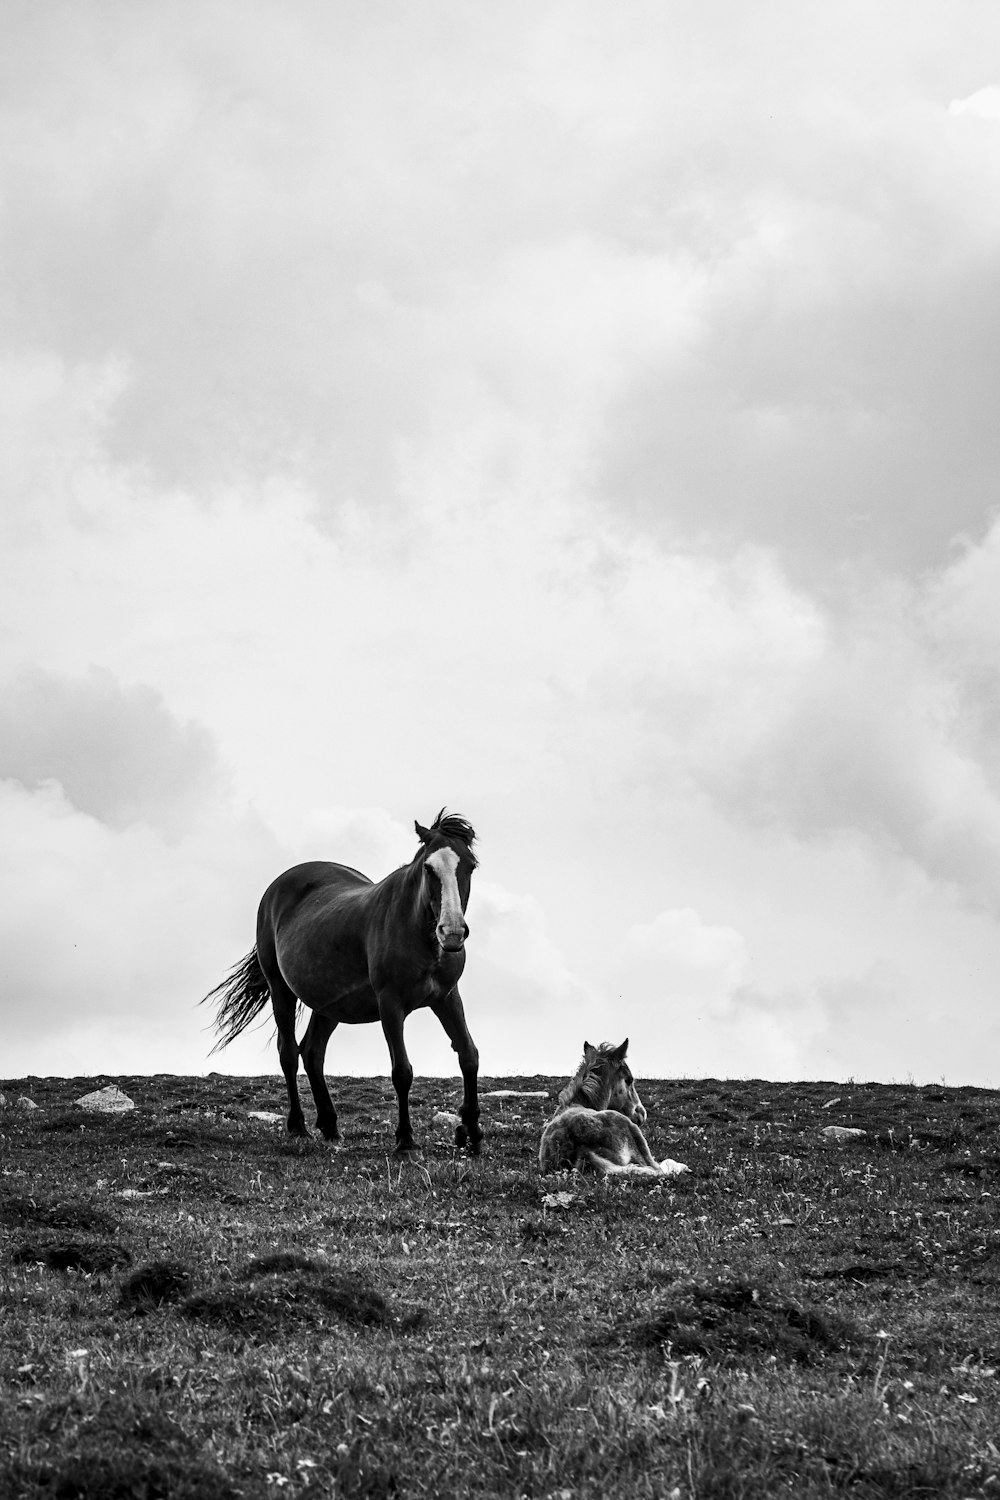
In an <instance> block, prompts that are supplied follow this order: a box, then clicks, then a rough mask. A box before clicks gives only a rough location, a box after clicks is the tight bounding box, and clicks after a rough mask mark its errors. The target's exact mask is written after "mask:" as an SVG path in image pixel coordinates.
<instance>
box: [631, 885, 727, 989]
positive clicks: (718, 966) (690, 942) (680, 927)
mask: <svg viewBox="0 0 1000 1500" xmlns="http://www.w3.org/2000/svg"><path fill="white" fill-rule="evenodd" d="M625 943H626V946H627V947H628V948H630V949H631V950H632V952H633V953H634V954H635V955H636V956H637V957H638V958H639V959H640V960H641V961H642V964H643V967H644V969H645V970H646V973H647V974H648V975H650V976H655V977H654V983H655V985H656V991H657V994H658V995H665V996H666V995H669V996H670V998H671V1001H672V1002H679V1003H680V1004H683V1005H687V1004H690V1003H691V1002H696V1003H697V1004H698V1005H700V1006H703V1007H704V1008H705V1009H706V1010H707V1011H708V1012H709V1013H710V1014H711V1013H714V1014H725V1013H726V1012H727V1011H728V1010H730V1009H731V1007H732V1002H733V996H734V994H735V992H736V991H737V989H738V988H739V987H740V986H741V985H742V984H743V982H744V980H745V978H746V971H747V951H746V941H745V939H744V938H743V936H742V935H741V934H740V933H738V932H737V931H735V929H734V928H732V927H724V926H712V925H711V924H710V923H706V922H704V921H703V920H702V918H701V917H700V916H699V914H698V913H697V912H696V911H694V910H693V909H692V908H691V907H689V906H684V907H680V908H675V909H673V910H670V911H662V912H660V913H659V914H658V915H657V916H656V917H654V918H653V920H652V921H651V922H640V923H637V924H636V925H635V926H634V927H632V928H630V930H629V931H628V932H627V933H626V935H625Z"/></svg>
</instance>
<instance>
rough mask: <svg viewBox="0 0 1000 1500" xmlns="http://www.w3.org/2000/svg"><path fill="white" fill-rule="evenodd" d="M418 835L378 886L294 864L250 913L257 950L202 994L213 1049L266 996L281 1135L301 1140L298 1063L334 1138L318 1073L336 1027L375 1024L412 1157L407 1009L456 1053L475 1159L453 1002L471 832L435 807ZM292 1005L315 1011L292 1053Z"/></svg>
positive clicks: (338, 871)
mask: <svg viewBox="0 0 1000 1500" xmlns="http://www.w3.org/2000/svg"><path fill="white" fill-rule="evenodd" d="M415 827H416V830H417V836H418V838H419V839H420V847H419V848H418V849H417V852H416V854H415V855H414V856H413V859H412V860H411V861H410V863H409V864H408V865H403V866H402V867H401V868H400V869H398V870H393V872H392V874H391V875H387V876H386V877H385V879H384V880H380V881H378V883H377V884H376V883H373V882H372V881H371V880H369V879H368V876H367V875H362V874H361V873H360V872H359V871H358V870H352V869H350V868H349V866H347V865H332V864H327V863H325V862H322V861H315V862H313V863H311V864H305V865H295V866H294V868H293V869H291V870H286V871H285V873H284V874H283V875H279V876H278V878H277V880H275V881H274V882H273V883H272V884H271V885H269V886H268V888H267V890H266V891H265V892H264V895H263V897H262V899H261V903H260V908H259V910H258V912H257V944H256V947H254V948H252V949H251V951H250V952H249V953H248V954H247V956H246V958H244V959H243V960H242V962H241V963H239V964H237V965H236V967H235V968H234V969H233V970H232V972H231V973H230V974H228V975H227V976H226V978H225V979H224V980H223V981H222V983H221V984H218V985H216V987H215V989H214V990H212V991H211V992H210V993H209V994H208V995H206V996H205V1000H206V1001H209V1000H213V999H217V1005H218V1010H217V1015H216V1027H217V1030H218V1031H219V1041H218V1042H217V1043H216V1045H215V1047H214V1048H213V1051H218V1050H219V1048H220V1047H225V1046H226V1045H227V1044H228V1043H229V1042H231V1041H232V1040H233V1038H234V1037H236V1036H239V1034H240V1032H241V1031H242V1030H243V1029H244V1027H246V1026H247V1025H248V1024H249V1023H250V1022H251V1021H252V1020H253V1018H254V1017H255V1016H256V1015H258V1014H259V1013H260V1011H262V1010H263V1008H264V1006H265V1005H266V1004H267V1000H268V997H269V996H270V1000H271V1005H272V1008H273V1010H274V1019H275V1023H276V1025H277V1028H278V1056H279V1058H280V1059H281V1071H282V1072H283V1073H284V1075H285V1083H286V1085H287V1087H288V1129H289V1132H290V1133H291V1134H292V1135H307V1134H308V1131H307V1130H306V1124H305V1119H304V1118H303V1115H302V1106H301V1104H300V1103H299V1091H298V1085H297V1082H296V1074H297V1072H298V1065H299V1056H300V1055H301V1057H302V1062H303V1065H304V1067H305V1070H306V1075H307V1077H308V1079H309V1083H310V1086H311V1088H312V1093H313V1099H314V1100H315V1101H316V1127H317V1129H318V1130H320V1131H321V1132H322V1134H323V1135H324V1136H325V1137H326V1139H327V1140H328V1141H336V1140H339V1139H340V1132H339V1130H338V1128H337V1111H336V1110H335V1109H334V1106H333V1100H332V1099H331V1098H330V1093H329V1090H328V1089H327V1086H326V1079H325V1077H324V1074H323V1059H324V1057H325V1055H326V1046H327V1043H328V1042H329V1040H330V1037H331V1035H332V1034H333V1031H334V1029H335V1028H336V1027H337V1026H339V1025H340V1023H341V1021H343V1022H344V1023H345V1024H347V1025H358V1024H360V1023H362V1022H365V1021H380V1022H381V1023H382V1030H383V1031H384V1033H385V1039H386V1042H387V1043H388V1045H389V1056H390V1058H391V1060H392V1084H393V1088H394V1089H395V1090H396V1098H397V1099H398V1101H399V1124H398V1125H397V1126H396V1153H397V1155H402V1154H403V1153H405V1152H408V1151H415V1150H417V1145H416V1142H415V1141H414V1139H413V1131H412V1129H411V1126H410V1105H409V1095H410V1085H411V1083H412V1082H413V1068H412V1067H411V1066H410V1059H409V1058H408V1057H407V1055H406V1047H405V1046H404V1044H403V1023H404V1022H405V1020H406V1017H407V1016H408V1015H409V1014H410V1012H411V1011H414V1010H419V1009H420V1007H421V1006H425V1005H427V1006H430V1008H431V1010H432V1011H433V1012H434V1014H435V1015H436V1016H437V1018H438V1020H439V1021H440V1022H441V1025H442V1026H443V1027H444V1029H445V1032H446V1033H447V1036H448V1039H449V1041H450V1042H451V1045H452V1047H453V1048H454V1050H455V1051H456V1052H457V1053H458V1061H459V1065H460V1067H461V1069H462V1079H463V1082H464V1085H465V1096H464V1098H463V1101H462V1106H461V1108H460V1109H459V1112H458V1114H459V1120H460V1122H461V1123H460V1124H459V1125H458V1127H457V1129H456V1131H455V1144H456V1145H458V1146H464V1145H466V1144H468V1145H469V1147H470V1148H471V1150H472V1151H473V1152H474V1153H476V1154H477V1155H478V1153H479V1148H480V1143H481V1142H482V1138H483V1136H482V1131H481V1130H480V1128H479V1099H478V1093H477V1085H478V1078H479V1053H478V1051H477V1050H476V1045H475V1043H474V1042H473V1040H472V1037H471V1036H470V1035H469V1028H468V1026H467V1025H466V1024H465V1011H464V1009H463V1007H462V1000H461V996H460V995H459V993H458V981H459V979H460V978H461V975H462V970H463V969H464V968H465V940H466V938H467V937H468V935H469V929H468V926H467V925H466V921H465V908H466V905H467V903H468V900H469V887H470V885H471V883H472V872H473V870H474V869H475V868H476V864H477V860H476V856H475V854H474V853H473V852H472V845H473V842H474V840H475V837H476V835H475V832H474V831H473V829H472V827H471V825H470V824H469V823H467V822H466V821H465V819H464V818H460V817H458V816H457V815H456V814H455V813H448V812H446V811H445V809H444V808H442V809H441V811H440V812H439V813H438V815H437V817H436V818H435V820H434V822H433V823H432V824H431V826H430V828H423V827H421V825H420V824H419V823H417V824H416V825H415ZM296 1001H301V1002H302V1003H303V1005H308V1006H309V1007H310V1009H311V1010H312V1017H311V1019H310V1021H309V1025H308V1026H307V1027H306V1030H305V1034H304V1035H303V1038H302V1043H301V1045H297V1044H296V1041H295V1011H296Z"/></svg>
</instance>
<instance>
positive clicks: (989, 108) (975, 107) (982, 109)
mask: <svg viewBox="0 0 1000 1500" xmlns="http://www.w3.org/2000/svg"><path fill="white" fill-rule="evenodd" d="M948 112H949V114H952V115H973V116H974V117H975V118H976V119H980V120H1000V85H997V84H995V83H990V84H987V86H986V87H985V88H982V89H977V90H976V92H975V93H974V94H968V95H966V97H965V98H964V99H952V101H951V103H950V104H949V105H948Z"/></svg>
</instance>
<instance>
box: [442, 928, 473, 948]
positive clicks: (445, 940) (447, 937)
mask: <svg viewBox="0 0 1000 1500" xmlns="http://www.w3.org/2000/svg"><path fill="white" fill-rule="evenodd" d="M468 936H469V929H468V927H466V928H465V931H464V932H454V931H452V932H442V931H441V929H440V927H439V928H438V932H437V940H438V942H439V943H440V944H441V949H442V951H443V952H444V953H461V951H462V949H463V948H464V947H465V940H466V938H467V937H468Z"/></svg>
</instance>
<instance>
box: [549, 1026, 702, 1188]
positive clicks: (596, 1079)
mask: <svg viewBox="0 0 1000 1500" xmlns="http://www.w3.org/2000/svg"><path fill="white" fill-rule="evenodd" d="M627 1051H628V1037H626V1038H625V1040H624V1041H623V1042H622V1044H621V1046H620V1047H615V1046H613V1045H612V1043H611V1042H602V1043H601V1044H600V1046H599V1047H592V1046H591V1045H590V1043H589V1042H584V1044H583V1061H582V1062H581V1063H580V1066H579V1067H578V1068H577V1070H576V1073H575V1075H574V1076H573V1077H572V1078H571V1079H570V1081H569V1083H568V1084H567V1085H566V1087H565V1088H564V1089H563V1091H562V1093H561V1094H560V1095H559V1100H558V1103H557V1106H556V1112H555V1114H554V1115H553V1116H552V1119H551V1120H549V1122H548V1124H547V1125H546V1126H545V1129H544V1130H543V1131H542V1142H541V1146H540V1147H539V1151H538V1164H539V1166H540V1167H541V1169H542V1171H543V1172H557V1171H559V1170H560V1169H561V1168H563V1167H571V1168H573V1169H574V1170H579V1171H583V1170H586V1168H587V1167H593V1168H594V1170H595V1171H597V1172H600V1173H601V1175H602V1176H608V1175H610V1174H612V1173H627V1174H629V1175H631V1176H633V1177H676V1176H678V1175H679V1174H680V1173H681V1172H686V1171H688V1170H689V1169H688V1168H687V1167H686V1166H684V1165H683V1164H682V1163H681V1162H679V1161H671V1160H670V1158H669V1157H667V1159H666V1160H665V1161H660V1162H658V1161H657V1160H656V1158H655V1157H654V1155H653V1153H652V1151H650V1149H649V1144H648V1142H647V1140H646V1137H645V1136H644V1135H643V1133H642V1130H641V1128H640V1127H641V1126H642V1124H643V1123H644V1122H645V1119H646V1111H645V1108H644V1107H643V1103H642V1100H641V1099H640V1098H639V1095H638V1092H637V1091H636V1087H635V1079H634V1078H633V1077H632V1070H631V1068H630V1067H629V1065H628V1063H627V1062H626V1061H625V1054H626V1052H627Z"/></svg>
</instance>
